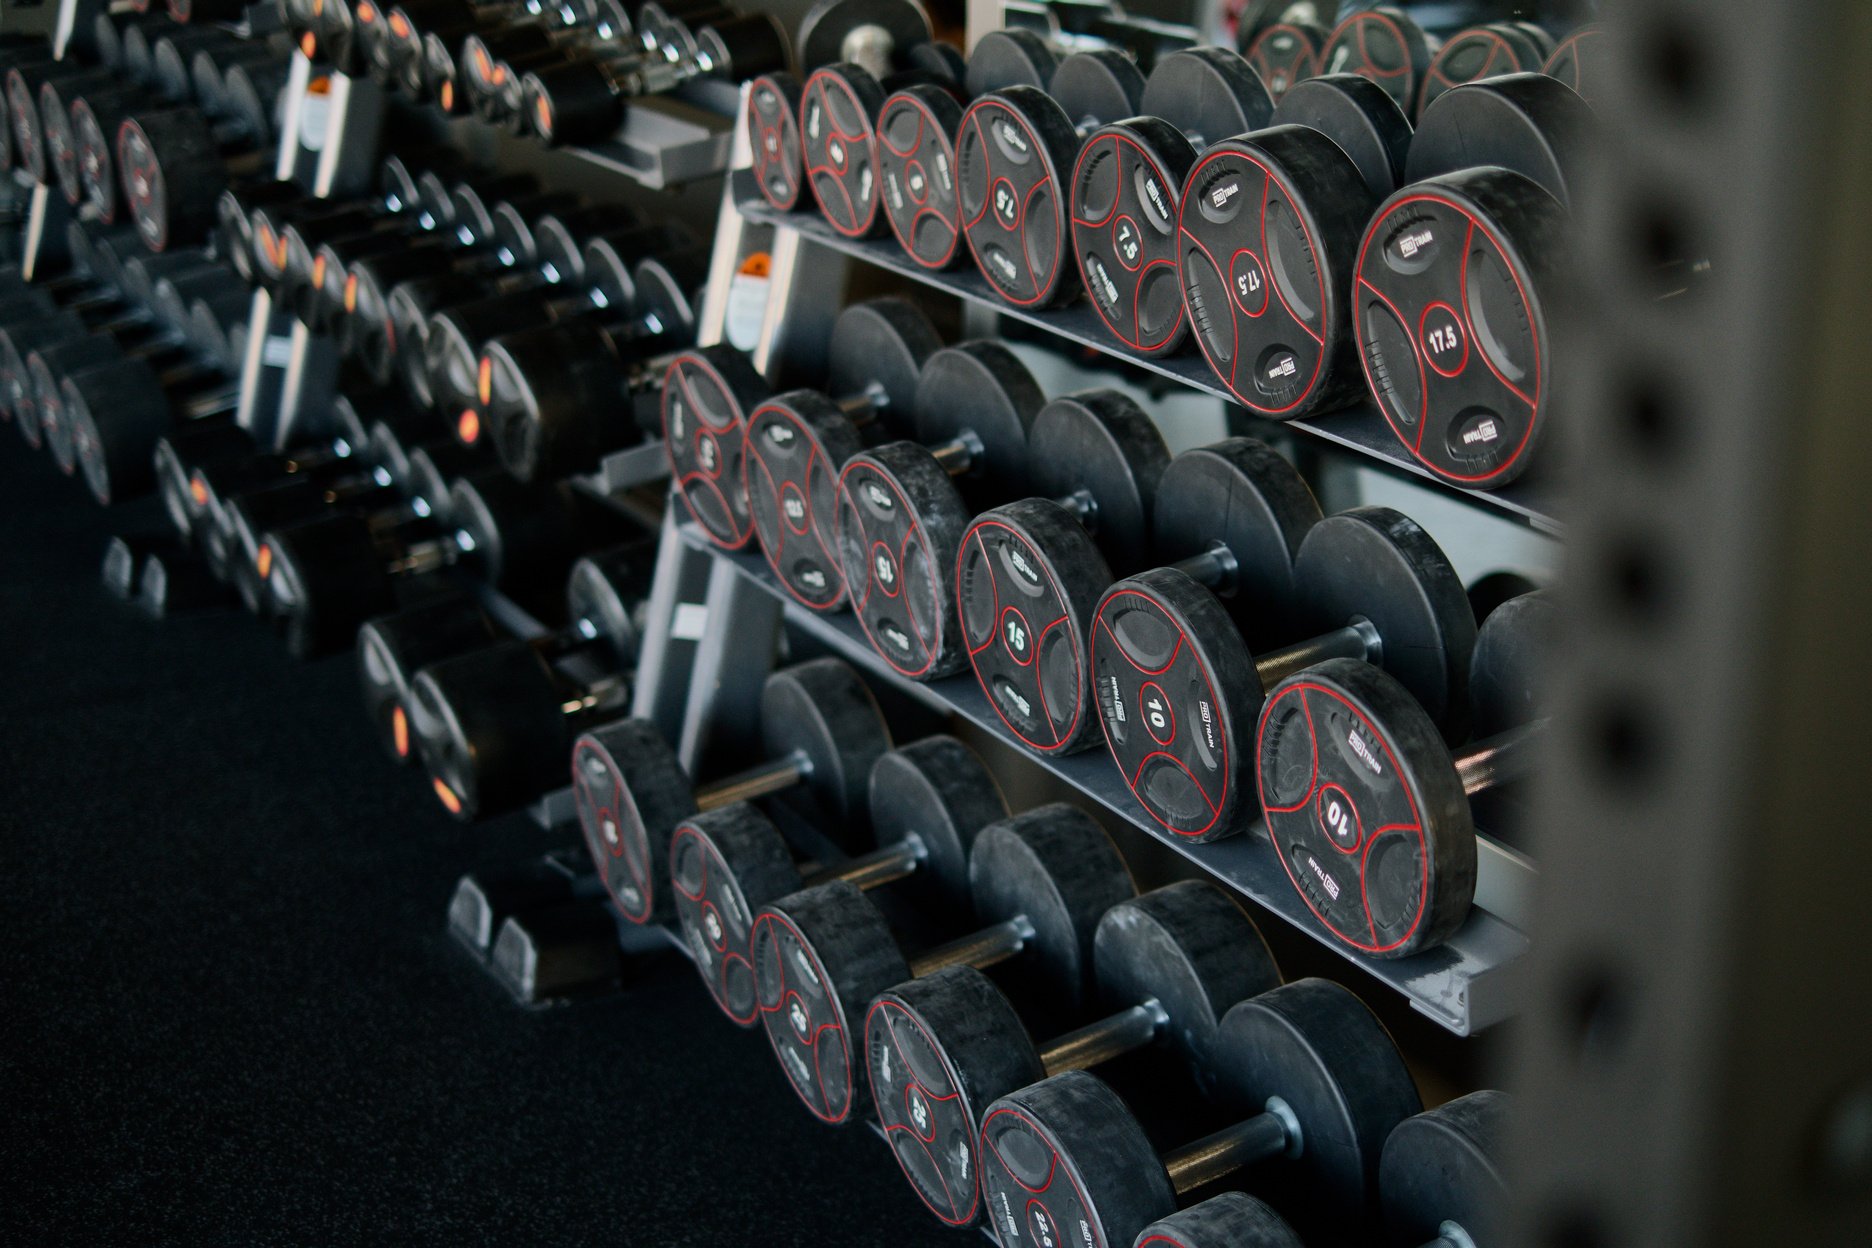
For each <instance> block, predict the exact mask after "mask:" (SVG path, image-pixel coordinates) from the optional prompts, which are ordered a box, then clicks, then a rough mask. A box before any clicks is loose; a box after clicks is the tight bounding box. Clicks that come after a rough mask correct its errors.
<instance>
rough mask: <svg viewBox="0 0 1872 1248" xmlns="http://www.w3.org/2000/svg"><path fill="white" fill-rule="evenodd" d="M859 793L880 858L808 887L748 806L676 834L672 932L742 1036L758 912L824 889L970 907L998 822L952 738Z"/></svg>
mask: <svg viewBox="0 0 1872 1248" xmlns="http://www.w3.org/2000/svg"><path fill="white" fill-rule="evenodd" d="M868 787H869V792H870V798H869V808H870V816H871V833H872V837H873V839H874V841H875V843H876V845H877V848H876V849H873V850H870V851H868V852H866V853H862V854H859V855H857V856H856V857H854V858H851V859H849V860H846V861H843V862H839V863H837V864H835V865H832V866H822V867H817V868H815V869H813V871H812V873H811V875H810V877H808V876H807V874H806V867H805V866H804V865H803V864H801V863H798V862H796V861H795V860H794V858H793V854H792V852H791V851H790V850H789V849H788V848H787V843H786V838H785V837H784V836H782V835H781V834H780V830H779V829H778V828H777V827H775V826H774V824H773V822H772V821H771V820H769V819H768V818H767V817H766V816H765V815H763V814H762V813H761V812H760V811H759V810H758V809H756V808H755V807H753V806H751V805H749V804H747V803H745V802H736V803H735V804H733V805H731V806H723V807H719V808H717V809H715V810H710V811H706V812H703V813H701V814H696V815H691V816H690V817H689V818H687V819H685V820H683V821H682V822H681V823H679V824H678V825H677V826H676V832H675V835H674V836H672V837H671V838H670V848H669V872H670V876H669V879H670V889H671V893H672V900H673V901H674V903H675V906H676V921H677V925H678V927H679V928H680V929H681V931H682V937H683V940H684V942H685V943H686V944H687V945H688V947H689V951H690V953H691V954H692V955H693V956H694V958H695V963H696V970H697V971H699V972H701V975H702V982H703V983H704V984H705V985H707V986H708V990H709V994H710V995H711V996H712V997H714V998H715V1004H716V1005H718V1006H720V1007H721V1010H722V1013H724V1014H726V1015H727V1016H728V1017H729V1018H731V1019H733V1020H734V1021H735V1022H736V1023H737V1024H739V1025H740V1026H743V1027H752V1026H754V1024H755V1023H756V1022H758V1021H759V1017H760V1012H759V1010H758V1009H757V1008H756V1003H755V989H754V964H753V962H752V961H750V960H749V959H750V956H751V951H750V947H749V943H748V942H749V938H750V937H751V935H752V933H753V928H754V916H755V914H757V913H758V912H759V911H760V909H761V907H762V906H765V905H766V904H767V903H768V902H770V901H777V900H778V899H779V898H781V897H784V896H786V895H787V894H788V893H792V892H797V891H798V890H799V889H801V888H804V887H807V886H808V885H818V884H825V883H830V882H831V881H833V880H843V881H845V882H847V883H850V884H852V885H854V886H855V887H858V888H865V889H868V888H877V887H879V886H881V885H885V884H894V883H898V882H900V881H904V880H910V879H915V880H917V881H918V882H920V883H922V884H923V885H925V887H924V890H923V895H924V896H926V897H928V898H930V899H931V900H932V901H934V902H937V903H939V904H953V902H954V901H956V900H957V899H965V898H967V896H968V861H969V852H970V850H971V848H972V847H973V845H974V843H975V836H976V834H977V833H979V832H980V831H981V830H982V829H983V828H985V827H987V826H988V825H989V824H991V823H994V822H996V821H997V820H1000V819H1005V818H1007V813H1008V810H1007V803H1006V802H1005V801H1004V800H1002V797H1001V789H1000V786H998V785H997V784H996V783H995V779H994V776H993V775H991V774H990V773H989V771H988V768H987V766H986V765H985V764H983V762H982V761H981V759H980V757H978V756H977V755H976V753H975V752H974V751H973V750H971V749H969V747H968V746H966V745H964V744H962V742H960V741H958V740H956V739H955V738H954V737H947V736H937V737H925V738H924V739H923V740H921V741H916V742H913V743H911V744H909V745H906V746H902V747H900V748H898V749H895V750H892V751H891V752H890V753H888V754H886V755H884V756H883V757H882V758H880V759H879V760H878V761H877V765H876V766H874V767H873V768H872V769H871V775H870V780H869V786H868Z"/></svg>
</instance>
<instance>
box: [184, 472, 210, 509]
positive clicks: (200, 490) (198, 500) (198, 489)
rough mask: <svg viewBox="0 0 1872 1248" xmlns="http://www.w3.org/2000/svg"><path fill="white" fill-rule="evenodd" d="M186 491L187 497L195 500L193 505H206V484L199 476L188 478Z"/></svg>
mask: <svg viewBox="0 0 1872 1248" xmlns="http://www.w3.org/2000/svg"><path fill="white" fill-rule="evenodd" d="M188 492H189V497H190V498H191V499H194V500H195V505H196V506H197V507H206V506H207V505H208V484H207V482H205V481H203V480H202V479H201V478H200V477H198V476H196V477H190V478H189V483H188Z"/></svg>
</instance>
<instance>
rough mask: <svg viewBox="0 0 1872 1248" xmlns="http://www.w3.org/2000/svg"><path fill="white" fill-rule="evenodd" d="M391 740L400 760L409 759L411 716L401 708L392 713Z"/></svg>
mask: <svg viewBox="0 0 1872 1248" xmlns="http://www.w3.org/2000/svg"><path fill="white" fill-rule="evenodd" d="M390 738H391V742H392V744H394V745H395V746H396V752H397V757H398V758H408V757H409V716H407V715H405V714H404V713H403V708H402V707H401V706H399V707H397V708H396V709H395V710H393V711H391V712H390Z"/></svg>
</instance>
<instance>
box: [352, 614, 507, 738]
mask: <svg viewBox="0 0 1872 1248" xmlns="http://www.w3.org/2000/svg"><path fill="white" fill-rule="evenodd" d="M498 636H499V635H498V634H497V633H496V631H495V629H494V625H493V623H492V622H491V621H490V620H489V619H488V617H487V615H486V614H485V613H484V612H482V611H481V610H480V608H479V607H478V606H476V605H475V603H474V601H473V600H472V599H470V598H468V597H466V596H464V595H452V596H450V597H447V598H443V599H439V600H437V601H435V602H430V603H424V604H421V605H419V606H414V607H407V608H405V609H403V610H401V611H396V612H392V613H390V614H387V615H381V616H378V617H377V618H376V619H373V620H367V621H365V623H364V624H363V625H361V626H360V627H359V628H358V635H357V646H358V676H359V680H360V682H361V683H362V685H363V688H364V709H365V712H366V713H367V715H368V716H369V718H370V722H371V727H372V728H374V729H376V731H377V738H378V740H379V741H381V742H382V743H383V746H384V752H385V753H387V754H388V755H389V756H390V757H391V758H392V759H394V760H395V761H396V762H398V763H408V762H410V761H411V760H412V759H414V757H415V748H416V744H415V741H414V740H413V738H412V737H411V735H410V720H409V697H410V681H411V680H412V679H413V678H414V676H415V674H416V673H417V672H418V671H420V670H421V669H423V668H425V667H427V666H429V665H430V664H431V663H436V662H440V661H441V660H442V659H446V658H451V657H453V656H455V655H458V654H467V653H468V652H470V651H472V650H478V649H480V648H482V647H484V646H488V645H492V644H493V643H494V642H495V641H496V640H497V639H498Z"/></svg>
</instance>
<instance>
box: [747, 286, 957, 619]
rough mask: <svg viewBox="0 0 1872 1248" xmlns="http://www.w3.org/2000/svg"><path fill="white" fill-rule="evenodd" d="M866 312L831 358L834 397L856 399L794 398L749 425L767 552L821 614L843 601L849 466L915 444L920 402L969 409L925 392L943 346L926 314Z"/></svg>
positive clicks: (835, 339)
mask: <svg viewBox="0 0 1872 1248" xmlns="http://www.w3.org/2000/svg"><path fill="white" fill-rule="evenodd" d="M860 306H861V307H862V308H863V309H864V311H863V312H860V313H857V314H854V319H856V323H853V320H852V319H848V318H847V316H845V315H843V314H842V315H841V316H840V318H839V320H838V322H836V323H835V324H834V325H833V330H832V338H831V342H830V344H829V350H828V356H829V360H828V364H829V367H828V369H827V387H828V389H830V390H832V391H835V392H837V393H841V394H846V395H850V396H853V397H851V398H848V399H845V400H843V401H838V400H833V399H831V398H829V397H828V396H827V395H826V394H822V393H820V392H818V391H814V390H792V391H788V392H787V393H784V394H778V395H775V396H773V397H772V398H770V399H767V400H766V401H765V402H763V403H761V404H760V406H758V407H756V408H754V409H753V410H752V411H751V412H750V413H749V415H748V418H747V449H746V451H745V453H744V456H743V460H742V476H743V483H744V484H743V488H744V489H745V491H746V494H747V500H748V506H749V508H750V511H751V514H752V516H753V520H754V531H755V533H756V534H758V535H759V537H760V544H761V551H762V553H763V554H765V555H766V557H767V566H768V567H769V568H771V569H772V570H773V574H774V576H775V577H776V578H777V579H778V580H779V581H780V584H781V585H782V586H783V587H785V589H786V590H787V592H789V593H790V594H792V595H793V597H794V598H795V599H796V600H798V601H799V602H800V604H801V605H803V606H806V607H810V608H811V609H813V610H815V611H830V610H835V609H837V608H839V607H842V606H843V605H845V601H846V597H845V574H844V568H843V566H842V564H841V562H840V559H839V552H838V549H837V533H838V479H839V471H840V470H841V469H842V468H844V466H845V464H846V461H848V460H849V459H850V458H851V457H852V456H853V455H855V454H857V453H858V451H859V450H860V449H861V448H863V447H864V446H866V445H867V444H869V445H873V446H875V445H877V444H878V443H880V442H882V441H883V440H885V439H887V438H893V437H904V436H907V435H909V434H910V433H911V432H912V421H911V415H912V409H913V407H914V405H915V403H916V402H917V401H918V400H919V398H920V399H921V400H922V401H925V402H945V403H949V402H955V403H964V404H966V403H967V402H969V401H970V396H969V395H967V394H963V393H960V392H954V391H945V390H944V389H943V388H942V387H941V386H936V387H933V388H932V389H930V390H927V391H926V390H924V389H923V388H922V386H921V384H920V375H921V371H922V365H923V364H924V363H925V362H926V361H927V360H928V359H929V358H930V357H931V356H932V355H934V354H935V352H936V351H938V350H940V349H941V345H942V344H941V342H940V340H939V339H938V338H937V337H936V330H935V328H934V327H933V326H931V325H930V324H929V323H928V321H927V320H925V319H924V317H923V314H922V313H921V312H920V311H918V310H917V309H915V308H913V307H911V306H910V305H908V304H905V303H903V302H901V301H898V300H891V301H884V300H878V301H874V302H873V303H871V304H869V305H860Z"/></svg>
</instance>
